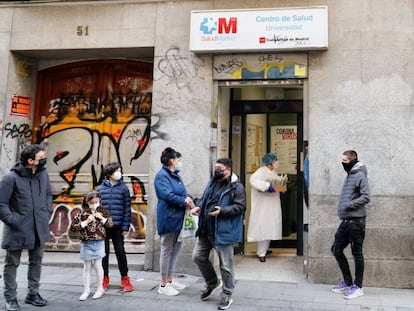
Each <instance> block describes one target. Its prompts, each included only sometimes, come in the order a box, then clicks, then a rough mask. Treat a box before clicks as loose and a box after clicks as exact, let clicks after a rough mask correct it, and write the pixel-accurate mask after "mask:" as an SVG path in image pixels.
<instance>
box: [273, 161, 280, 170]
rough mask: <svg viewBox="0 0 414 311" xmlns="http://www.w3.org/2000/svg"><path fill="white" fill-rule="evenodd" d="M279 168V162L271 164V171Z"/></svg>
mask: <svg viewBox="0 0 414 311" xmlns="http://www.w3.org/2000/svg"><path fill="white" fill-rule="evenodd" d="M278 168H279V161H275V162H273V170H274V171H276V170H277V169H278Z"/></svg>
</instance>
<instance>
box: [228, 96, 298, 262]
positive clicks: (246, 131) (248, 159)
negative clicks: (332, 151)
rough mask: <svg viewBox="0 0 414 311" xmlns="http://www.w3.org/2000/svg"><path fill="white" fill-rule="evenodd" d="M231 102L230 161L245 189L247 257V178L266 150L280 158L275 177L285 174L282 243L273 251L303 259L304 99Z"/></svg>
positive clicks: (248, 250) (251, 248)
mask: <svg viewBox="0 0 414 311" xmlns="http://www.w3.org/2000/svg"><path fill="white" fill-rule="evenodd" d="M231 98H232V99H231V100H230V120H231V121H230V122H231V125H230V126H231V136H230V144H231V148H230V150H231V157H232V159H233V161H234V167H235V168H236V169H237V174H239V176H240V179H241V181H242V183H243V184H244V186H245V188H246V199H247V201H246V203H247V209H246V215H245V221H244V243H243V245H242V246H241V247H240V248H241V249H242V251H243V252H244V253H245V254H255V252H256V247H257V246H256V243H251V242H249V243H247V242H246V241H247V226H248V219H249V215H250V210H251V209H250V204H251V203H250V191H251V187H250V183H249V178H250V176H251V174H252V173H254V172H255V171H256V170H257V169H258V168H259V167H260V166H262V161H261V159H262V157H263V155H264V154H266V153H268V152H274V153H276V154H277V156H278V160H279V163H280V167H279V169H278V173H279V174H287V176H288V179H289V182H288V184H287V191H286V192H285V193H281V194H280V195H281V205H282V227H283V238H282V240H277V241H272V242H271V244H270V248H271V249H276V250H277V251H278V252H281V253H291V254H293V255H303V164H302V163H303V161H302V160H303V100H286V99H283V100H234V99H233V96H231Z"/></svg>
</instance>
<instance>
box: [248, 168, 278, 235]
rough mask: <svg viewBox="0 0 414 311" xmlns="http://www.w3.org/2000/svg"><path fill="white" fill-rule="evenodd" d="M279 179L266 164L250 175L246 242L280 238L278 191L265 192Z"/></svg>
mask: <svg viewBox="0 0 414 311" xmlns="http://www.w3.org/2000/svg"><path fill="white" fill-rule="evenodd" d="M280 180H281V177H280V176H279V175H277V174H276V173H275V172H274V171H272V170H270V169H269V168H268V167H267V166H262V167H260V168H259V169H258V170H257V171H256V172H254V173H253V174H252V175H251V176H250V185H251V186H252V190H251V210H250V217H249V227H248V230H247V241H248V242H254V241H263V240H281V239H282V208H281V205H280V193H279V192H274V193H270V192H267V189H268V188H269V186H270V184H271V183H279V182H280Z"/></svg>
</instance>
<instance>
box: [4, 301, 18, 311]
mask: <svg viewBox="0 0 414 311" xmlns="http://www.w3.org/2000/svg"><path fill="white" fill-rule="evenodd" d="M5 307H6V310H7V311H19V310H20V306H19V303H18V302H17V299H13V300H10V301H6V304H5Z"/></svg>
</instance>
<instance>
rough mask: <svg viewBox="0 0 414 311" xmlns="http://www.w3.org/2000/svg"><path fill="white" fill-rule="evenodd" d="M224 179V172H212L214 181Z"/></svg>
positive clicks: (217, 170) (218, 170)
mask: <svg viewBox="0 0 414 311" xmlns="http://www.w3.org/2000/svg"><path fill="white" fill-rule="evenodd" d="M223 177H224V170H223V171H222V170H220V169H216V170H215V171H214V179H222V178H223Z"/></svg>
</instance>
